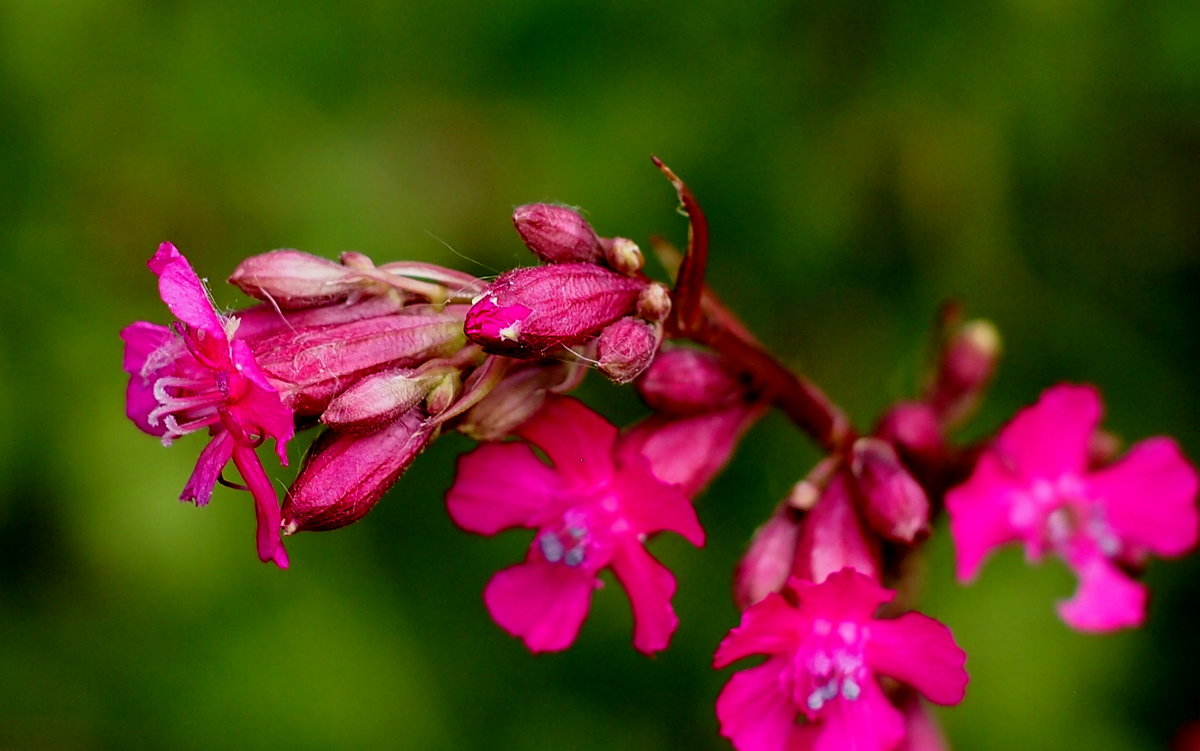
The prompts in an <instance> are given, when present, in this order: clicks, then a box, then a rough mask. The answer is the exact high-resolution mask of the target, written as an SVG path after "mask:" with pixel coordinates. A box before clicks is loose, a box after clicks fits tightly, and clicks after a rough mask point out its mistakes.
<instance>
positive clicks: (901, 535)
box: [850, 437, 929, 544]
mask: <svg viewBox="0 0 1200 751" xmlns="http://www.w3.org/2000/svg"><path fill="white" fill-rule="evenodd" d="M850 455H851V458H850V472H851V473H852V474H853V475H854V479H855V481H856V483H857V485H858V490H859V492H860V493H861V494H862V496H863V499H864V500H865V501H866V503H865V505H864V511H865V516H866V518H867V523H868V524H870V525H871V527H872V528H874V530H875V531H876V532H878V533H879V534H881V535H883V536H884V537H886V538H888V539H889V540H894V541H896V542H903V543H908V544H912V543H913V542H915V541H916V540H917V539H918V538H920V537H923V536H925V535H927V534H928V533H929V498H928V497H927V496H926V495H925V490H924V489H923V488H922V487H921V485H920V484H919V483H918V482H917V481H916V480H914V479H913V476H912V475H910V474H909V473H908V470H906V469H905V468H904V465H902V464H901V463H900V457H898V456H897V455H896V450H895V449H893V448H892V446H891V444H889V443H887V442H886V441H882V440H880V439H878V438H870V437H868V438H860V439H858V440H857V441H855V442H854V445H853V446H852V447H851V454H850Z"/></svg>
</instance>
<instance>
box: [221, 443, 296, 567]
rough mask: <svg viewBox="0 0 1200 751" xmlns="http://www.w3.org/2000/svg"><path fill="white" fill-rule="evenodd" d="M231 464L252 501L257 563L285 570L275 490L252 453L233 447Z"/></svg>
mask: <svg viewBox="0 0 1200 751" xmlns="http://www.w3.org/2000/svg"><path fill="white" fill-rule="evenodd" d="M233 462H234V464H236V465H237V468H238V472H240V473H241V474H242V479H243V480H245V482H246V486H247V487H248V488H249V489H250V494H251V495H252V496H253V497H254V518H255V519H256V520H257V522H258V526H257V531H256V534H255V541H256V543H257V547H258V558H259V560H261V561H262V562H263V563H274V564H275V565H276V566H279V568H287V567H288V557H287V551H286V550H284V548H283V541H282V540H280V539H279V526H280V513H279V498H278V497H277V496H276V495H275V487H274V486H273V485H271V481H270V479H268V478H267V473H266V472H264V471H263V466H262V462H260V461H259V459H258V454H256V453H255V452H254V449H252V448H249V447H247V446H242V445H235V446H234V448H233Z"/></svg>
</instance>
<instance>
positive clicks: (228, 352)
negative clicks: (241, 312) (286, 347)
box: [121, 243, 293, 568]
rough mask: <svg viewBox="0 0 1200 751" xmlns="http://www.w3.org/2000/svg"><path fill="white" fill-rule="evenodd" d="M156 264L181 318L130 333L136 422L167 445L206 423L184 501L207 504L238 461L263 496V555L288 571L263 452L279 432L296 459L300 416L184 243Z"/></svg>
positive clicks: (279, 443) (165, 250) (129, 408)
mask: <svg viewBox="0 0 1200 751" xmlns="http://www.w3.org/2000/svg"><path fill="white" fill-rule="evenodd" d="M148 265H149V267H150V270H151V271H153V272H154V273H155V274H157V275H158V277H159V280H158V289H159V294H160V295H161V297H162V300H163V302H165V303H166V304H167V308H169V309H170V311H171V312H172V313H174V314H175V315H176V316H177V317H178V318H179V320H178V321H177V322H176V323H175V324H174V325H173V326H171V327H166V326H158V325H156V324H152V323H145V322H142V321H139V322H137V323H133V324H131V325H129V326H126V327H125V329H124V330H123V331H122V332H121V338H122V339H124V341H125V363H124V366H125V370H126V372H128V373H129V374H130V378H129V388H128V391H127V393H126V397H127V399H126V412H127V414H128V415H129V419H131V420H133V422H134V424H136V425H137V426H138V427H139V428H141V429H142V430H143V431H145V432H147V433H150V434H151V435H157V436H160V437H161V438H162V441H163V444H164V445H169V444H170V443H171V442H172V441H173V440H174V439H176V438H178V437H180V436H183V435H187V434H188V433H194V432H196V431H198V430H204V429H207V430H208V433H209V436H210V438H209V442H208V445H207V446H205V447H204V449H203V450H202V451H201V452H200V458H199V460H198V461H197V462H196V469H195V471H194V472H193V473H192V476H191V478H190V479H189V480H188V482H187V485H185V486H184V488H183V493H182V494H181V495H180V499H181V500H185V501H192V502H194V503H195V504H196V505H197V506H203V505H205V504H206V503H208V500H209V498H210V497H211V496H212V491H213V486H214V484H215V483H216V481H217V478H218V477H219V476H220V474H221V470H222V469H223V468H224V467H225V465H226V464H227V463H228V462H229V460H230V459H232V460H233V463H234V464H235V465H236V466H237V468H238V471H239V472H240V473H241V474H242V478H243V479H244V480H245V482H246V485H247V486H248V487H249V490H250V492H251V494H252V495H253V496H254V509H255V514H256V516H257V518H258V556H259V558H261V559H262V560H263V561H271V562H274V563H275V564H276V565H278V566H279V567H280V568H287V565H288V560H287V553H286V551H284V549H283V543H282V542H281V541H280V539H279V519H280V514H279V502H278V500H277V499H276V496H275V491H274V489H273V488H272V486H271V482H270V480H269V479H268V478H267V475H266V472H265V471H264V470H263V466H262V463H261V462H260V461H259V459H258V455H257V454H256V453H255V451H254V449H255V447H256V446H258V444H260V443H262V441H263V440H264V439H266V438H268V437H270V438H274V439H275V448H276V452H277V453H278V456H279V460H280V462H282V463H284V464H287V452H286V444H287V441H288V440H289V439H291V437H292V432H293V424H292V413H291V411H290V410H289V409H287V408H286V407H284V406H283V402H282V401H280V398H279V393H278V392H277V391H276V390H275V388H274V387H273V386H272V385H271V384H270V383H269V382H268V381H267V377H266V376H265V375H264V374H263V372H262V371H261V370H260V369H259V367H258V364H257V363H256V362H255V359H254V355H253V354H252V353H251V351H250V348H249V347H248V346H247V345H246V343H245V342H244V341H241V340H239V339H237V338H235V333H236V331H237V326H238V320H237V319H236V318H226V317H224V316H222V315H220V314H219V313H217V311H216V309H215V308H214V307H213V304H212V301H211V300H210V299H209V297H208V290H206V289H205V287H204V284H203V283H202V282H201V281H200V279H199V277H197V276H196V272H195V271H193V270H192V267H191V265H190V264H188V262H187V259H186V258H184V257H183V256H182V255H181V254H180V253H179V251H178V250H176V248H175V246H174V245H171V244H170V243H163V244H162V245H160V246H159V248H158V252H157V253H155V254H154V257H153V258H151V259H150V261H149V263H148Z"/></svg>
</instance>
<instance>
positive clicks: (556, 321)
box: [466, 263, 646, 357]
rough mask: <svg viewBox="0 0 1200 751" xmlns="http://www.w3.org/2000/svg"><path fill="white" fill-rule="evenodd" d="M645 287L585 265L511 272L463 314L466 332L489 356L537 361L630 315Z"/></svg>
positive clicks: (637, 281)
mask: <svg viewBox="0 0 1200 751" xmlns="http://www.w3.org/2000/svg"><path fill="white" fill-rule="evenodd" d="M645 286H646V282H644V281H640V280H637V279H630V278H629V277H626V276H621V275H620V274H617V273H615V272H612V271H609V270H608V269H605V268H601V267H600V266H594V265H592V264H590V263H556V264H550V265H547V266H534V267H531V268H521V269H513V270H512V271H508V272H505V273H504V274H501V275H500V277H499V278H497V279H496V281H495V282H493V283H492V285H491V286H490V287H489V288H488V290H487V291H486V292H485V293H484V294H483V296H482V297H481V298H479V300H478V301H477V302H476V303H475V304H474V305H473V306H472V307H471V309H470V311H468V312H467V317H466V333H467V336H468V337H470V339H471V340H472V341H474V342H475V343H476V344H479V345H480V346H481V347H483V349H484V351H486V352H489V353H491V354H498V355H507V356H509V357H541V356H542V355H545V354H546V353H547V352H549V351H551V350H553V349H555V348H556V347H559V346H564V345H566V346H570V345H573V344H579V343H581V342H583V341H584V340H586V339H588V338H590V337H592V336H594V335H596V334H597V333H599V331H600V330H601V329H603V328H604V327H605V326H607V325H609V324H610V323H612V322H614V321H616V320H619V319H621V318H623V317H625V316H627V315H629V314H631V313H633V311H634V308H635V305H636V303H637V299H638V295H639V294H640V293H641V291H642V289H643V288H644V287H645Z"/></svg>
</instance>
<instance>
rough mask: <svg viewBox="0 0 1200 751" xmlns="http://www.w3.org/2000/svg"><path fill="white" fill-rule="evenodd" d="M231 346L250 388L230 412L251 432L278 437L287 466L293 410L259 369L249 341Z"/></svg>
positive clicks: (277, 447)
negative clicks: (285, 403)
mask: <svg viewBox="0 0 1200 751" xmlns="http://www.w3.org/2000/svg"><path fill="white" fill-rule="evenodd" d="M230 349H231V351H232V355H233V365H234V367H235V368H236V369H237V371H238V373H240V374H241V375H242V376H244V377H245V378H246V383H247V388H246V391H245V393H243V394H242V395H241V396H240V397H238V399H237V401H236V402H235V403H233V404H230V405H229V406H228V411H229V413H230V414H231V416H232V417H233V419H235V420H237V422H238V423H239V424H241V425H243V426H244V427H245V428H246V430H247V432H250V433H260V432H261V433H265V434H266V435H268V436H270V437H271V438H274V439H275V453H276V454H277V455H278V456H279V462H280V463H281V464H283V465H284V466H287V463H288V460H287V442H288V441H289V440H291V438H292V435H293V434H294V433H295V420H294V419H293V415H292V410H290V409H288V408H287V407H285V406H284V404H283V399H281V398H280V395H279V391H278V390H276V388H275V387H274V386H272V385H271V384H270V382H269V381H268V380H267V377H266V375H265V374H264V373H263V372H262V370H260V369H259V367H258V363H256V362H255V361H254V355H253V354H252V353H251V352H250V347H249V346H248V345H247V344H246V343H245V342H243V341H240V340H235V341H234V342H233V343H232V347H231V348H230Z"/></svg>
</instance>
